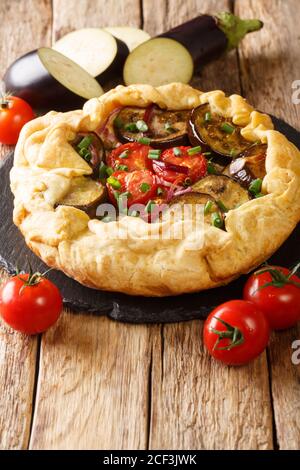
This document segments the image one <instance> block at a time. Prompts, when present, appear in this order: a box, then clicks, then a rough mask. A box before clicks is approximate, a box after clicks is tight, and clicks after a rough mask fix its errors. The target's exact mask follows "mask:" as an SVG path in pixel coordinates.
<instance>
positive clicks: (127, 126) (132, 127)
mask: <svg viewBox="0 0 300 470" xmlns="http://www.w3.org/2000/svg"><path fill="white" fill-rule="evenodd" d="M124 129H125V131H129V132H138V128H137V127H136V123H135V122H129V123H128V124H125V126H124Z"/></svg>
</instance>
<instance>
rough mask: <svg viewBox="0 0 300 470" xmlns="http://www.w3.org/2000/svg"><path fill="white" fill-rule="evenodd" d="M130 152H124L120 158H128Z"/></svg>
mask: <svg viewBox="0 0 300 470" xmlns="http://www.w3.org/2000/svg"><path fill="white" fill-rule="evenodd" d="M128 154H129V150H124V152H122V153H120V155H119V158H128Z"/></svg>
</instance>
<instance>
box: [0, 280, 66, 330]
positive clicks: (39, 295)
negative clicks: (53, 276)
mask: <svg viewBox="0 0 300 470" xmlns="http://www.w3.org/2000/svg"><path fill="white" fill-rule="evenodd" d="M33 276H36V277H35V279H36V283H32V284H31V281H30V279H31V280H32V279H34V278H33ZM62 306H63V303H62V297H61V294H60V292H59V290H58V288H57V287H56V286H55V285H54V284H53V283H52V282H51V281H49V280H48V279H45V278H44V277H42V276H41V275H38V274H33V275H31V276H30V275H29V274H21V275H19V276H14V277H12V278H10V279H9V280H8V281H7V282H6V283H5V284H4V285H3V286H2V288H1V291H0V314H1V316H2V318H3V320H4V321H5V322H6V323H7V324H8V325H9V326H11V327H12V328H14V329H15V330H17V331H21V332H22V333H26V334H28V335H33V334H37V333H41V332H43V331H45V330H47V329H48V328H49V327H50V326H51V325H53V324H54V323H55V322H56V320H57V319H58V317H59V316H60V313H61V311H62Z"/></svg>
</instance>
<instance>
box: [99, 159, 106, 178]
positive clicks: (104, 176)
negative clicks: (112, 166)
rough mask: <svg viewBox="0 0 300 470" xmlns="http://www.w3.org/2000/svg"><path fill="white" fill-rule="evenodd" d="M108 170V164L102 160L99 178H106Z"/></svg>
mask: <svg viewBox="0 0 300 470" xmlns="http://www.w3.org/2000/svg"><path fill="white" fill-rule="evenodd" d="M106 170H107V166H106V165H105V163H103V162H101V163H100V167H99V178H100V179H104V178H106V176H107V173H106Z"/></svg>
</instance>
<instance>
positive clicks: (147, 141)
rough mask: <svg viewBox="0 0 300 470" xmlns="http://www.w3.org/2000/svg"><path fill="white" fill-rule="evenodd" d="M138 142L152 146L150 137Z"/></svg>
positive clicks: (140, 139)
mask: <svg viewBox="0 0 300 470" xmlns="http://www.w3.org/2000/svg"><path fill="white" fill-rule="evenodd" d="M137 141H138V143H139V144H144V145H150V142H151V139H149V137H140V138H139V139H138V140H137Z"/></svg>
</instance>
